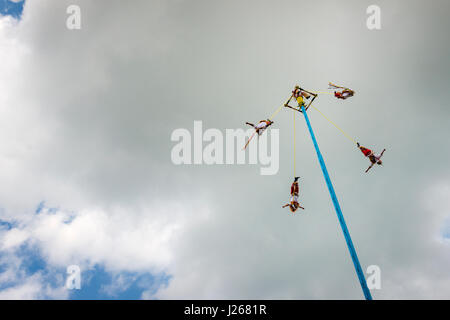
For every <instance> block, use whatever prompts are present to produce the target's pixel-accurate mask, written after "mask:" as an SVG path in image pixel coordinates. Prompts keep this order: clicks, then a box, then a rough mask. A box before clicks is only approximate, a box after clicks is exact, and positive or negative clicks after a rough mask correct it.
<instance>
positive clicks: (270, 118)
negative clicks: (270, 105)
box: [269, 105, 284, 120]
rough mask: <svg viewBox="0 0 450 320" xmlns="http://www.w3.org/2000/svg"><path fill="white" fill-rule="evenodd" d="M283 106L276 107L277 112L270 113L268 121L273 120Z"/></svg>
mask: <svg viewBox="0 0 450 320" xmlns="http://www.w3.org/2000/svg"><path fill="white" fill-rule="evenodd" d="M283 106H284V105H281V106H280V107H278V109H277V110H275V112H274V113H272V115H271V116H270V117H269V120H273V118H274V117H275V116H276V115H277V114H278V112H280V110H281V108H283Z"/></svg>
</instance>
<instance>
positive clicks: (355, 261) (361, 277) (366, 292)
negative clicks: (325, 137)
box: [302, 105, 372, 300]
mask: <svg viewBox="0 0 450 320" xmlns="http://www.w3.org/2000/svg"><path fill="white" fill-rule="evenodd" d="M302 112H303V115H304V116H305V120H306V124H307V125H308V129H309V133H310V134H311V139H312V141H313V144H314V148H316V152H317V157H318V158H319V163H320V166H321V167H322V172H323V176H324V177H325V181H326V183H327V186H328V191H330V195H331V200H333V204H334V208H335V209H336V214H337V216H338V219H339V223H340V224H341V228H342V232H343V233H344V237H345V241H346V242H347V247H348V250H349V251H350V255H351V257H352V260H353V265H354V266H355V270H356V274H357V275H358V279H359V283H360V284H361V288H362V290H363V292H364V296H365V298H366V300H372V295H371V294H370V290H369V288H368V287H367V282H366V278H365V277H364V273H363V271H362V269H361V264H360V263H359V259H358V255H357V254H356V250H355V247H354V246H353V242H352V238H351V237H350V233H349V232H348V229H347V225H346V223H345V220H344V216H343V214H342V211H341V207H340V205H339V201H338V199H337V197H336V193H335V192H334V188H333V184H332V183H331V179H330V176H329V175H328V170H327V167H326V166H325V161H324V160H323V157H322V154H321V153H320V149H319V145H318V144H317V140H316V137H315V136H314V132H313V129H312V127H311V123H310V122H309V119H308V115H307V114H306V110H305V107H304V106H303V105H302Z"/></svg>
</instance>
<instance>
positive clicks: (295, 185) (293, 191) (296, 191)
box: [291, 182, 298, 194]
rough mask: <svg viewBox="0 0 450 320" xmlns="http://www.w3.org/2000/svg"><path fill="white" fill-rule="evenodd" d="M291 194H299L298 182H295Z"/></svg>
mask: <svg viewBox="0 0 450 320" xmlns="http://www.w3.org/2000/svg"><path fill="white" fill-rule="evenodd" d="M291 194H298V183H295V182H294V183H293V184H292V186H291Z"/></svg>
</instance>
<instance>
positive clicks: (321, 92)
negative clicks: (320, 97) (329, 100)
mask: <svg viewBox="0 0 450 320" xmlns="http://www.w3.org/2000/svg"><path fill="white" fill-rule="evenodd" d="M313 93H315V94H318V93H320V94H334V93H332V92H325V91H316V92H313Z"/></svg>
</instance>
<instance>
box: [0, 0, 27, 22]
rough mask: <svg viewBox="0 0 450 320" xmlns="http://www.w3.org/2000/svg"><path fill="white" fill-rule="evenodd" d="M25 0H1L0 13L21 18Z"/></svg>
mask: <svg viewBox="0 0 450 320" xmlns="http://www.w3.org/2000/svg"><path fill="white" fill-rule="evenodd" d="M24 4H25V0H23V1H20V2H13V1H11V0H0V15H3V16H11V17H13V18H16V19H20V17H21V16H22V11H23V5H24Z"/></svg>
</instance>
